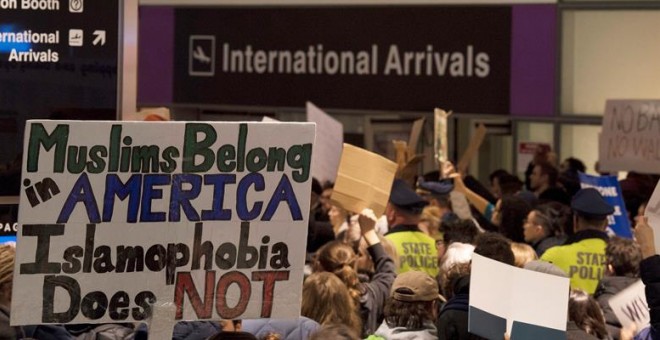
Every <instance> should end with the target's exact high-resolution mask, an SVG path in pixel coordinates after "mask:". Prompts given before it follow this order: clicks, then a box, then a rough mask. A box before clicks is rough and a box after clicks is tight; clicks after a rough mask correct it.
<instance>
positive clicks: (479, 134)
mask: <svg viewBox="0 0 660 340" xmlns="http://www.w3.org/2000/svg"><path fill="white" fill-rule="evenodd" d="M484 138H486V126H484V124H483V123H479V126H478V127H477V130H476V131H475V133H474V135H472V139H470V144H468V147H467V149H466V150H465V152H464V153H463V156H461V159H460V160H459V161H458V164H456V170H457V171H458V172H459V173H461V174H465V173H467V168H468V166H469V165H470V162H471V161H472V159H473V158H474V156H475V155H476V154H477V151H479V148H480V147H481V144H482V143H483V142H484Z"/></svg>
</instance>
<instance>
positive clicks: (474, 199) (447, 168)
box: [442, 162, 490, 215]
mask: <svg viewBox="0 0 660 340" xmlns="http://www.w3.org/2000/svg"><path fill="white" fill-rule="evenodd" d="M442 174H443V176H444V177H445V178H452V179H454V190H456V191H458V192H460V193H462V194H463V195H465V198H467V200H468V201H469V202H470V204H472V205H474V207H475V208H477V210H478V211H479V212H480V213H481V214H482V215H485V214H486V210H487V209H488V206H489V205H490V202H488V200H486V199H485V198H483V197H481V196H480V195H479V194H477V193H476V192H474V191H472V190H470V188H468V187H467V186H466V185H465V183H464V182H463V176H462V175H461V174H460V173H458V172H456V170H455V169H454V166H453V165H452V164H451V163H450V162H445V163H444V164H443V165H442Z"/></svg>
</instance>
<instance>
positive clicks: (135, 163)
mask: <svg viewBox="0 0 660 340" xmlns="http://www.w3.org/2000/svg"><path fill="white" fill-rule="evenodd" d="M159 155H160V148H159V147H158V146H156V145H150V146H134V147H133V154H132V156H133V157H132V161H131V171H132V172H142V173H149V172H158V171H159V170H158V156H159Z"/></svg>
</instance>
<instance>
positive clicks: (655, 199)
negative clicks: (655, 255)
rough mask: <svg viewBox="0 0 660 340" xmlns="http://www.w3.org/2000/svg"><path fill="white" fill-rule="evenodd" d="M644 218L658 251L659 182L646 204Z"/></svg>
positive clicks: (659, 231) (659, 219)
mask: <svg viewBox="0 0 660 340" xmlns="http://www.w3.org/2000/svg"><path fill="white" fill-rule="evenodd" d="M644 216H646V217H647V218H648V220H649V226H651V228H653V237H654V238H655V242H654V243H655V249H656V250H660V182H658V184H656V186H655V190H653V194H652V195H651V198H650V199H649V202H648V203H647V204H646V210H644Z"/></svg>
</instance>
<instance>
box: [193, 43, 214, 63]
mask: <svg viewBox="0 0 660 340" xmlns="http://www.w3.org/2000/svg"><path fill="white" fill-rule="evenodd" d="M193 58H194V59H197V60H199V61H200V62H202V63H205V64H208V63H210V62H211V58H209V57H208V56H207V55H206V53H204V50H203V49H202V47H201V46H197V48H196V49H195V51H194V52H193Z"/></svg>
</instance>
